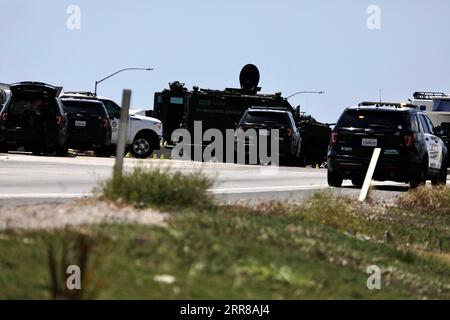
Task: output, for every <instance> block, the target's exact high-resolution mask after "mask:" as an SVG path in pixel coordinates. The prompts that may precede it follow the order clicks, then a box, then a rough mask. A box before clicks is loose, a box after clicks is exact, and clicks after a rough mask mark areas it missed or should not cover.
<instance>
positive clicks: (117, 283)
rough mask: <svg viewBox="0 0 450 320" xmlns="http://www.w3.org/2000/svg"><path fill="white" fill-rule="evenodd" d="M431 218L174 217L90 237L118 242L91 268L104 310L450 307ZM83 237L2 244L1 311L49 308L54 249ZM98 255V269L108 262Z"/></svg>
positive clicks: (341, 208)
mask: <svg viewBox="0 0 450 320" xmlns="http://www.w3.org/2000/svg"><path fill="white" fill-rule="evenodd" d="M439 192H442V193H448V192H449V190H448V189H442V190H440V191H439ZM409 196H410V194H407V195H405V197H409ZM443 198H445V196H443ZM399 201H406V199H402V200H399ZM403 204H405V203H403ZM425 207H426V206H425V205H424V206H423V208H422V210H417V212H416V211H414V212H413V211H412V210H409V209H406V207H403V206H400V205H399V206H395V207H394V206H393V207H386V208H379V207H377V206H373V205H361V204H358V203H356V202H355V201H353V200H351V199H347V198H334V197H333V196H331V195H330V194H327V193H320V194H316V195H314V196H313V197H312V198H311V199H309V200H308V201H306V202H305V203H303V204H301V205H298V206H290V207H287V206H285V205H282V204H270V205H268V204H266V205H264V206H261V207H259V208H254V209H249V208H243V207H232V206H227V207H212V208H210V209H208V210H203V209H202V210H191V212H190V213H184V214H178V215H174V216H173V218H172V219H171V220H170V221H169V222H168V226H167V227H149V226H138V225H103V226H86V227H83V228H82V232H83V233H88V234H89V235H90V237H93V238H95V237H101V239H104V237H105V236H106V237H107V238H108V239H109V240H108V243H110V249H108V251H107V253H106V254H104V256H103V257H102V259H101V263H99V259H97V261H96V263H88V267H87V270H88V272H90V273H91V274H95V273H98V274H97V277H99V278H102V279H103V280H104V283H103V285H102V287H101V289H99V290H98V292H97V294H96V297H98V298H102V299H109V298H118V299H130V298H138V299H315V298H323V299H337V298H342V299H361V298H364V299H384V298H386V299H402V298H406V299H422V298H429V299H450V260H449V254H450V242H449V239H450V220H449V215H446V214H443V213H442V211H438V212H436V211H432V210H431V211H427V210H425V209H424V208H425ZM433 208H436V207H433ZM79 232H80V230H66V231H62V232H42V231H41V232H26V233H18V232H12V231H10V232H4V233H0V270H1V272H0V299H5V298H28V299H30V298H32V299H35V298H49V296H50V293H49V292H50V290H49V289H48V286H49V271H48V266H47V254H46V248H47V245H48V243H52V244H53V245H54V247H55V250H62V244H63V243H66V239H71V238H74V235H75V236H76V235H77V234H78V233H79ZM386 233H389V235H390V238H391V240H390V241H388V242H387V243H385V242H384V238H385V237H386ZM75 238H76V237H75ZM92 252H93V253H92V256H91V257H90V259H89V261H95V257H97V256H98V255H99V254H100V253H101V254H103V253H102V251H101V247H98V248H97V249H96V248H95V247H94V248H93V249H92ZM369 265H378V266H380V268H381V269H382V273H383V274H382V280H381V283H382V290H375V291H371V290H368V289H367V287H366V280H367V277H368V275H367V274H366V273H365V271H366V268H367V267H368V266H369ZM94 266H95V267H94ZM158 275H170V276H172V277H174V279H175V282H173V283H161V282H158V281H155V276H158ZM93 277H94V276H93ZM88 286H95V284H94V283H91V284H88ZM88 289H89V288H88Z"/></svg>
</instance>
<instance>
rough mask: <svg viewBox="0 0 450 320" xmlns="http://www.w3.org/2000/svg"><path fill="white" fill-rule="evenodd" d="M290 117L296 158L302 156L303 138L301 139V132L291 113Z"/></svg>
mask: <svg viewBox="0 0 450 320" xmlns="http://www.w3.org/2000/svg"><path fill="white" fill-rule="evenodd" d="M288 115H289V121H290V123H291V127H292V139H293V143H292V144H293V148H294V150H293V151H294V154H295V156H298V155H300V151H301V150H300V146H301V137H300V131H299V130H298V128H297V125H296V124H295V121H294V118H293V117H292V114H291V113H288Z"/></svg>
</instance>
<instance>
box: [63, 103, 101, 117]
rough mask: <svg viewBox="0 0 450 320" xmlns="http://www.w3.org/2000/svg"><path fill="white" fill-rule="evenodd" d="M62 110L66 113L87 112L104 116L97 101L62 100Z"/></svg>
mask: <svg viewBox="0 0 450 320" xmlns="http://www.w3.org/2000/svg"><path fill="white" fill-rule="evenodd" d="M62 104H63V108H64V111H65V112H67V113H68V114H77V113H81V114H87V115H97V116H105V114H104V113H105V111H104V109H103V106H102V105H101V104H100V103H97V102H89V101H83V100H80V101H75V100H74V101H71V100H62Z"/></svg>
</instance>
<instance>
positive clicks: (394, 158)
mask: <svg viewBox="0 0 450 320" xmlns="http://www.w3.org/2000/svg"><path fill="white" fill-rule="evenodd" d="M437 134H438V133H437V132H436V130H435V128H434V127H433V124H432V123H431V121H430V119H429V118H428V117H427V115H426V114H425V113H423V112H421V111H420V110H419V109H418V108H417V107H416V106H414V105H405V104H398V103H372V102H363V103H361V104H359V105H358V106H356V107H350V108H347V109H346V110H345V111H344V113H343V114H342V116H341V117H340V119H339V120H338V122H337V124H336V127H335V128H334V130H333V131H332V133H331V142H330V146H329V151H328V184H329V185H330V186H333V187H340V186H341V185H342V181H343V180H344V179H351V180H352V183H353V185H355V186H358V187H360V186H362V184H363V182H364V177H365V174H366V171H367V169H368V165H369V162H370V159H371V156H372V153H373V150H374V148H381V149H382V153H381V155H380V158H379V160H378V164H377V167H376V169H375V173H374V179H375V180H378V181H387V180H390V181H396V182H405V183H410V185H411V188H415V187H417V186H419V185H420V184H424V183H425V182H426V180H428V179H430V180H431V182H432V183H433V184H435V185H436V184H445V183H446V180H447V148H446V147H445V145H444V143H443V142H442V140H441V139H440V138H439V137H438V136H437Z"/></svg>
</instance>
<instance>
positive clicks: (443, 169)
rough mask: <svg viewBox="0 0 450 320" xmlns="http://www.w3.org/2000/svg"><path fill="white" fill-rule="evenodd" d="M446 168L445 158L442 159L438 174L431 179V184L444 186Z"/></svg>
mask: <svg viewBox="0 0 450 320" xmlns="http://www.w3.org/2000/svg"><path fill="white" fill-rule="evenodd" d="M447 168H448V165H447V160H444V161H443V163H442V167H441V170H440V172H439V175H438V176H436V177H433V178H432V179H431V184H432V185H433V186H442V185H444V186H445V185H446V184H447Z"/></svg>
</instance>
